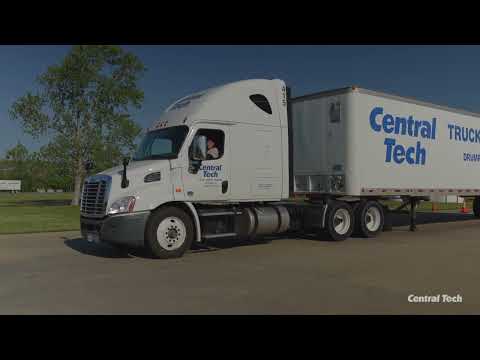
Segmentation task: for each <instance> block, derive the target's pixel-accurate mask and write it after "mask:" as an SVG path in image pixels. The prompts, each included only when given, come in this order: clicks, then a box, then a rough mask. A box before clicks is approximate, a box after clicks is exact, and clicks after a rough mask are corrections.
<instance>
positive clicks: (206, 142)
mask: <svg viewBox="0 0 480 360" xmlns="http://www.w3.org/2000/svg"><path fill="white" fill-rule="evenodd" d="M288 144H289V138H288V121H287V89H286V86H285V83H284V82H283V81H281V80H278V79H276V80H262V79H259V80H246V81H239V82H235V83H230V84H227V85H224V86H220V87H216V88H212V89H208V90H205V91H202V92H198V93H195V94H192V95H189V96H186V97H183V98H181V99H179V100H178V101H175V102H174V103H173V104H172V105H170V106H169V107H168V108H167V109H166V110H165V111H164V113H163V114H162V116H161V117H160V118H159V119H158V120H157V121H155V122H154V123H153V125H152V127H151V128H149V129H147V131H146V133H145V136H144V138H143V139H142V141H141V143H140V145H139V146H138V149H137V151H136V153H135V155H134V156H133V158H132V159H131V160H130V162H129V163H128V164H124V166H118V167H115V168H112V169H108V170H105V171H103V172H101V173H99V174H96V175H94V176H90V177H88V178H87V179H86V180H85V182H84V186H83V190H82V197H81V205H80V207H81V208H80V211H81V219H80V220H81V229H82V234H83V236H84V237H85V238H86V239H87V240H89V241H95V242H99V241H100V242H102V241H103V242H108V243H111V244H117V245H125V246H132V247H134V246H135V247H143V246H145V247H146V248H148V249H149V250H150V252H151V253H152V254H153V255H154V256H155V257H177V256H181V255H182V254H183V253H184V251H185V250H186V249H187V248H188V247H190V245H191V243H192V241H202V240H203V239H206V238H209V237H215V236H229V235H238V233H239V232H242V233H246V234H249V228H250V227H252V222H253V221H254V220H251V218H252V217H255V216H256V215H255V213H254V212H251V213H248V211H246V210H242V209H244V208H245V206H247V205H249V204H254V203H255V204H258V203H264V202H273V201H280V200H282V199H287V198H288V196H289V148H288ZM270 210H271V209H270ZM267 212H268V211H267ZM275 212H276V213H279V215H278V216H277V217H278V220H277V221H276V222H274V223H275V224H273V225H272V224H271V225H270V226H275V227H276V228H278V229H277V230H280V228H284V227H285V226H286V224H285V221H286V220H285V219H286V217H285V216H286V215H285V211H284V209H281V210H278V208H275ZM230 215H233V216H236V215H240V216H241V217H243V218H245V219H246V220H245V219H243V220H242V219H240V220H242V221H236V222H235V224H233V223H232V222H231V221H230V220H228V219H229V216H230ZM282 216H283V225H282V224H281V222H282ZM257 218H258V216H257ZM209 219H211V220H212V221H209ZM222 219H223V221H222ZM249 219H250V220H249ZM256 221H257V222H258V220H256ZM242 224H243V225H242ZM212 228H213V230H212ZM265 231H266V230H265Z"/></svg>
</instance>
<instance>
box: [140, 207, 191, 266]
mask: <svg viewBox="0 0 480 360" xmlns="http://www.w3.org/2000/svg"><path fill="white" fill-rule="evenodd" d="M193 237H194V226H193V222H192V219H191V218H190V216H189V215H188V214H187V213H185V211H183V210H182V209H179V208H177V207H165V208H161V209H159V210H157V211H155V212H154V213H152V215H151V217H150V219H149V221H148V223H147V228H146V231H145V246H146V248H147V250H148V251H149V252H150V254H151V255H152V256H153V257H155V258H158V259H169V258H177V257H181V256H182V255H183V254H184V253H185V251H186V250H187V249H189V248H190V247H191V245H192V242H193Z"/></svg>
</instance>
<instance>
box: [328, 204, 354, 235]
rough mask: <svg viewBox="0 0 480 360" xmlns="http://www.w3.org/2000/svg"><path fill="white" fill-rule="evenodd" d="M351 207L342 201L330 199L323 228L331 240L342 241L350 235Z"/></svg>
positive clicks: (351, 230) (351, 228)
mask: <svg viewBox="0 0 480 360" xmlns="http://www.w3.org/2000/svg"><path fill="white" fill-rule="evenodd" d="M353 226H354V221H353V210H352V207H351V206H350V205H349V204H348V203H346V202H342V201H332V202H331V203H330V204H329V208H328V209H327V214H326V216H325V229H326V231H327V234H328V236H329V237H330V239H331V240H333V241H342V240H345V239H347V238H349V237H350V235H351V234H352V232H353Z"/></svg>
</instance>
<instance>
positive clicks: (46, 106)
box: [10, 45, 145, 205]
mask: <svg viewBox="0 0 480 360" xmlns="http://www.w3.org/2000/svg"><path fill="white" fill-rule="evenodd" d="M144 72H145V67H144V65H143V64H142V63H141V61H140V60H139V59H138V58H137V57H136V56H135V55H134V54H132V53H130V52H126V51H124V50H123V49H122V48H120V47H119V46H113V45H95V46H93V45H75V46H73V47H72V49H71V51H70V52H69V53H68V54H67V55H66V57H65V58H64V59H63V61H62V62H61V63H60V64H58V65H53V66H50V67H49V68H48V69H47V71H46V72H45V73H43V74H41V75H40V76H39V77H38V79H37V82H38V85H39V90H38V91H37V92H36V93H32V92H27V93H26V94H25V95H24V96H22V97H20V98H19V99H17V100H16V101H15V102H14V103H13V105H12V108H11V110H10V115H11V118H12V119H14V120H17V121H20V122H21V125H22V127H23V129H24V131H25V132H26V133H28V134H30V135H31V136H33V137H35V138H37V137H39V136H42V135H47V134H48V135H50V136H51V137H52V141H51V143H50V145H51V148H49V149H48V151H47V150H45V151H47V153H52V152H54V153H56V154H57V155H58V157H60V158H62V161H61V162H63V164H64V166H65V167H66V170H68V173H69V174H71V176H72V179H73V180H72V181H73V185H74V197H73V200H72V205H78V204H79V198H80V191H81V185H82V182H83V179H84V177H85V170H84V164H85V161H86V160H89V159H93V160H95V159H94V156H95V153H96V150H95V149H98V148H102V146H103V147H105V148H107V149H113V150H114V152H118V153H120V154H123V153H127V152H131V151H132V150H133V148H134V141H135V138H136V137H137V136H138V134H139V133H140V130H141V129H140V127H139V126H138V125H137V124H136V123H135V122H134V121H133V120H132V118H131V115H130V113H129V112H130V110H131V109H132V107H134V108H140V107H141V105H142V102H143V98H144V93H143V91H142V90H141V89H140V88H139V87H138V85H137V82H138V80H139V79H140V77H141V76H142V75H143V73H144ZM55 163H59V161H58V159H56V160H55Z"/></svg>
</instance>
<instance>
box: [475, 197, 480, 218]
mask: <svg viewBox="0 0 480 360" xmlns="http://www.w3.org/2000/svg"><path fill="white" fill-rule="evenodd" d="M473 215H475V217H477V218H480V197H478V196H476V197H475V199H473Z"/></svg>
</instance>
